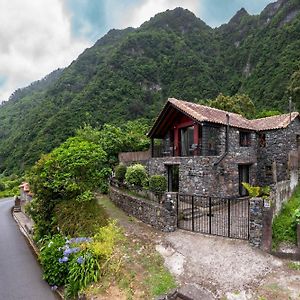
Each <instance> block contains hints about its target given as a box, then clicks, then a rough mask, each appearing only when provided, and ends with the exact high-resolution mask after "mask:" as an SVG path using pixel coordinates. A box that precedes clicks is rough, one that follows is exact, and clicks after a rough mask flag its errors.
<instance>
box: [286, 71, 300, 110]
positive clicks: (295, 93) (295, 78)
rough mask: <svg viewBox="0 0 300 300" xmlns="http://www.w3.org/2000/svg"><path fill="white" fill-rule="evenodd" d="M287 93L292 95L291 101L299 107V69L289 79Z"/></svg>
mask: <svg viewBox="0 0 300 300" xmlns="http://www.w3.org/2000/svg"><path fill="white" fill-rule="evenodd" d="M288 93H289V94H290V96H291V97H292V101H293V102H294V103H296V106H297V108H298V109H299V108H300V70H298V71H296V72H295V73H294V74H293V75H292V76H291V79H290V84H289V86H288Z"/></svg>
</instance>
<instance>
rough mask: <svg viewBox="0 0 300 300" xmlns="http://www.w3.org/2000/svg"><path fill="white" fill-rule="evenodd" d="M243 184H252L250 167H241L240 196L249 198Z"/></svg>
mask: <svg viewBox="0 0 300 300" xmlns="http://www.w3.org/2000/svg"><path fill="white" fill-rule="evenodd" d="M242 182H246V183H250V165H239V194H240V196H248V192H247V190H246V189H245V188H244V187H243V185H242Z"/></svg>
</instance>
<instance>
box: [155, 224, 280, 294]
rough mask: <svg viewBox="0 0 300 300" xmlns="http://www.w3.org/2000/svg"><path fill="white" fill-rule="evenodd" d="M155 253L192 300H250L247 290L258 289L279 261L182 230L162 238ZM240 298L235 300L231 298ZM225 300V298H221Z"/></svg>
mask: <svg viewBox="0 0 300 300" xmlns="http://www.w3.org/2000/svg"><path fill="white" fill-rule="evenodd" d="M156 249H157V250H158V251H159V252H160V253H161V254H162V256H163V257H164V259H165V264H166V266H167V267H168V268H169V269H170V271H171V272H172V273H173V274H174V275H175V276H176V277H177V279H178V280H179V282H181V284H182V285H183V286H186V287H185V293H186V294H187V295H188V294H189V293H190V296H191V297H193V298H194V299H198V298H197V293H198V292H197V290H198V291H199V292H201V293H202V294H203V295H205V297H206V298H203V299H215V298H223V297H224V295H227V298H228V299H253V298H252V297H251V295H248V296H247V294H249V290H250V288H251V289H253V287H255V286H257V285H259V283H260V282H261V280H262V278H264V277H265V276H266V275H267V274H268V273H269V272H271V271H272V270H276V269H278V268H279V267H281V266H282V262H281V260H279V259H277V258H274V257H273V256H271V255H268V254H266V253H264V252H262V251H260V250H258V249H255V248H253V247H251V246H250V245H249V244H248V242H247V241H242V240H233V239H228V238H222V237H216V236H208V235H202V234H199V233H192V232H188V231H183V230H177V231H176V232H173V233H170V234H167V235H164V238H163V239H162V240H161V243H160V244H159V245H157V247H156ZM237 293H239V294H240V295H244V296H241V297H239V298H235V297H234V294H237ZM203 297H204V296H203ZM223 299H224V298H223Z"/></svg>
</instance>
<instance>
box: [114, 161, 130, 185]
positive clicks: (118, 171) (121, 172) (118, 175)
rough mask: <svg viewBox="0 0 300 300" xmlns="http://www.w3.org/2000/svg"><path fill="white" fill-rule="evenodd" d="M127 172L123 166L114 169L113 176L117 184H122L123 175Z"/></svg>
mask: <svg viewBox="0 0 300 300" xmlns="http://www.w3.org/2000/svg"><path fill="white" fill-rule="evenodd" d="M126 171H127V167H126V166H125V165H124V164H119V165H118V166H116V168H115V173H116V174H115V176H116V178H117V180H118V181H119V182H123V181H124V179H125V174H126Z"/></svg>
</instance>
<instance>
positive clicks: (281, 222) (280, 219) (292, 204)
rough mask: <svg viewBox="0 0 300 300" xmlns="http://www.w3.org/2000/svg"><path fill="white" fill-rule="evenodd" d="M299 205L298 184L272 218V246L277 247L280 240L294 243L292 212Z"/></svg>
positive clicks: (295, 239) (294, 226)
mask: <svg viewBox="0 0 300 300" xmlns="http://www.w3.org/2000/svg"><path fill="white" fill-rule="evenodd" d="M299 207H300V186H298V187H297V188H296V190H295V192H294V193H293V195H292V197H291V198H290V199H289V201H288V202H286V203H285V204H284V205H283V207H282V209H281V211H280V213H279V214H278V215H277V216H276V217H275V218H274V222H273V225H272V231H273V239H272V242H273V248H274V249H277V248H278V246H279V245H280V243H281V242H288V243H292V244H296V242H297V233H296V224H295V220H294V213H295V210H296V209H297V208H299Z"/></svg>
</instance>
